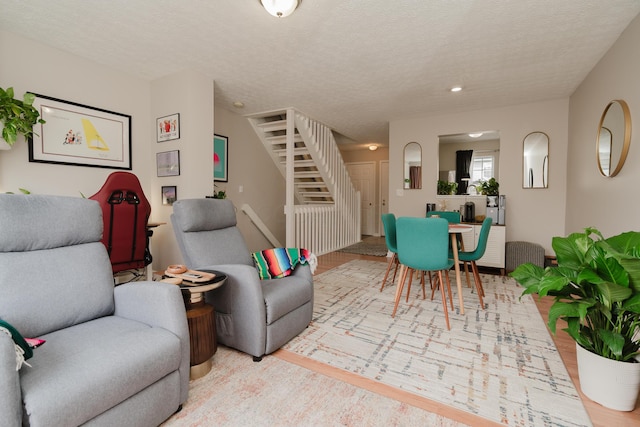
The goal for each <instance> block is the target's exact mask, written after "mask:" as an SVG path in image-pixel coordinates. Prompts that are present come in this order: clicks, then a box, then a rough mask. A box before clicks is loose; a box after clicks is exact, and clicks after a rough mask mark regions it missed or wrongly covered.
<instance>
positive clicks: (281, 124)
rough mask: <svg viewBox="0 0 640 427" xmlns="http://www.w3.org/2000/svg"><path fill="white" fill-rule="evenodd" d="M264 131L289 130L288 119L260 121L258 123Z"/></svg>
mask: <svg viewBox="0 0 640 427" xmlns="http://www.w3.org/2000/svg"><path fill="white" fill-rule="evenodd" d="M257 126H258V127H259V128H260V129H262V131H263V132H276V131H280V130H287V121H286V120H274V121H272V122H264V123H258V125H257Z"/></svg>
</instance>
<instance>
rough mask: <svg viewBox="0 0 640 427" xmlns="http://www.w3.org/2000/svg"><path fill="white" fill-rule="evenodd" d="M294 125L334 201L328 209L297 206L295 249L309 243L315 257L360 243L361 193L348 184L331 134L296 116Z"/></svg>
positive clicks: (310, 121)
mask: <svg viewBox="0 0 640 427" xmlns="http://www.w3.org/2000/svg"><path fill="white" fill-rule="evenodd" d="M295 122H296V123H295V124H296V128H297V129H298V133H299V134H300V136H301V137H302V139H303V141H304V142H305V145H306V146H307V148H308V150H309V155H310V156H311V157H312V158H313V160H314V162H315V164H316V167H317V168H318V169H319V170H320V171H321V172H322V174H323V177H324V179H325V183H326V185H327V187H328V188H329V191H330V192H331V194H332V196H333V200H334V203H333V204H332V205H327V206H323V205H311V204H309V205H296V207H295V222H296V223H295V228H296V245H303V247H304V244H305V242H310V243H307V244H308V245H313V252H314V253H317V254H325V253H328V252H332V251H335V250H338V249H341V248H344V247H345V246H349V245H352V244H354V243H356V242H358V241H359V240H360V193H359V192H358V191H356V189H355V187H354V186H353V183H352V182H351V178H350V177H349V172H348V171H347V168H346V166H345V164H344V161H343V160H342V155H341V154H340V150H338V146H337V144H336V141H335V138H334V137H333V132H331V129H329V128H328V127H327V126H325V125H323V124H322V123H320V122H317V121H315V120H313V119H310V118H309V117H306V116H305V115H303V114H300V113H297V112H296V114H295ZM329 230H331V231H330V232H329Z"/></svg>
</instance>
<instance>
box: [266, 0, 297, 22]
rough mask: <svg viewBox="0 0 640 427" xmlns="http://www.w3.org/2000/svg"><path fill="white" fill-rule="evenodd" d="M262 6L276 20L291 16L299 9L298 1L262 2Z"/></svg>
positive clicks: (271, 0)
mask: <svg viewBox="0 0 640 427" xmlns="http://www.w3.org/2000/svg"><path fill="white" fill-rule="evenodd" d="M260 3H262V6H263V7H264V8H265V9H266V10H267V12H269V13H270V14H271V15H273V16H275V17H276V18H284V17H286V16H289V15H291V14H292V13H293V11H294V10H296V7H298V3H299V2H298V0H260Z"/></svg>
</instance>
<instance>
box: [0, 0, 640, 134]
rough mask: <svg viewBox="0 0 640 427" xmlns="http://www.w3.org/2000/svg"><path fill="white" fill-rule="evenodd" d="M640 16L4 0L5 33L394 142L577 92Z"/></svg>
mask: <svg viewBox="0 0 640 427" xmlns="http://www.w3.org/2000/svg"><path fill="white" fill-rule="evenodd" d="M638 12H640V1H638V0H606V1H604V0H526V1H525V0H510V1H508V0H429V1H427V0H394V1H383V0H366V1H365V0H303V1H302V3H301V5H300V7H299V8H298V10H297V11H296V12H295V13H294V14H293V15H292V16H290V17H288V18H283V19H278V18H274V17H272V16H271V15H269V14H267V13H266V11H265V10H264V9H263V8H262V7H261V5H260V2H259V0H208V1H204V0H179V1H176V0H109V1H98V0H55V1H52V0H29V1H24V0H0V28H1V29H3V30H6V31H10V32H13V33H17V34H20V35H23V36H25V37H29V38H31V39H34V40H37V41H40V42H42V43H44V44H47V45H50V46H53V47H55V48H58V49H61V50H65V51H68V52H71V53H73V54H76V55H79V56H81V57H85V58H88V59H90V60H93V61H95V62H98V63H101V64H105V65H107V66H110V67H113V68H115V69H119V70H123V71H125V72H127V73H129V74H132V75H135V76H140V77H143V78H147V79H156V78H158V77H162V76H165V75H169V74H172V73H175V72H177V71H181V70H184V69H193V70H197V71H200V72H202V73H204V74H205V75H208V76H210V77H211V78H212V79H214V80H215V90H216V102H217V103H218V104H222V105H225V106H226V107H227V108H229V109H232V110H234V107H233V106H232V103H233V102H234V101H241V102H243V103H244V104H245V108H243V109H242V110H238V109H235V111H237V112H239V113H240V114H250V113H256V112H262V111H268V110H275V109H280V108H286V107H294V108H296V109H298V110H300V111H303V112H304V113H306V114H308V115H309V116H311V117H313V118H314V119H316V120H319V121H321V122H324V123H325V124H327V125H328V126H330V127H331V128H333V129H335V130H336V131H337V132H339V133H341V134H342V135H344V136H346V137H348V138H351V139H353V140H355V141H357V143H358V144H354V145H359V144H367V143H379V144H382V145H384V144H387V142H388V122H389V121H390V120H393V119H396V118H403V117H412V116H417V115H426V114H433V113H448V112H458V111H469V110H475V109H480V108H487V107H499V106H506V105H513V104H521V103H526V102H534V101H540V100H546V99H555V98H560V97H567V96H569V95H571V94H572V93H573V91H574V90H575V89H576V87H577V86H578V85H579V84H580V82H581V81H582V80H583V79H584V78H585V77H586V75H587V74H588V73H589V71H590V70H591V69H592V68H593V67H594V66H595V64H596V63H597V62H598V60H599V59H600V58H601V57H602V56H603V55H604V53H605V52H606V51H607V50H608V49H609V47H610V46H611V45H612V44H613V43H614V42H615V40H616V39H617V38H618V37H619V35H620V33H621V32H622V31H623V30H624V28H625V27H626V26H627V25H628V24H629V22H630V21H631V20H632V19H633V18H634V17H635V16H636V15H637V14H638ZM458 84H459V85H462V86H463V87H464V88H465V90H464V91H463V92H461V93H457V94H452V93H450V92H448V90H447V89H448V88H449V87H451V86H452V85H458Z"/></svg>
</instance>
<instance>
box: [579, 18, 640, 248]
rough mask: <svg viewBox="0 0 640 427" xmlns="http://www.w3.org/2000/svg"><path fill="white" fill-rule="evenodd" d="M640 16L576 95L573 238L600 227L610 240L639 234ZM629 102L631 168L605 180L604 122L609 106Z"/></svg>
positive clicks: (628, 161)
mask: <svg viewBox="0 0 640 427" xmlns="http://www.w3.org/2000/svg"><path fill="white" fill-rule="evenodd" d="M638 43H640V17H636V18H635V19H634V20H633V21H632V22H631V24H630V25H629V26H628V27H627V29H626V30H625V31H624V32H623V33H622V35H621V36H620V38H619V39H618V40H617V41H616V43H615V44H614V45H613V46H612V48H611V49H610V50H609V51H608V52H607V54H606V55H605V56H604V57H603V58H602V59H601V60H600V62H599V63H598V64H597V65H596V67H594V69H593V70H592V71H591V73H589V75H588V76H587V78H586V79H585V80H584V81H583V82H582V84H581V85H580V86H579V87H578V89H577V90H576V91H575V93H574V94H573V95H572V96H571V102H570V116H569V132H570V139H569V162H568V168H567V169H568V177H567V216H566V230H567V233H570V232H576V231H582V229H583V228H585V227H589V226H594V227H597V228H599V229H600V231H602V233H603V234H604V236H605V237H607V236H611V235H614V234H618V233H621V232H624V231H630V230H638V229H639V228H640V227H639V226H638V211H639V210H640V198H638V197H637V190H636V185H638V182H640V167H638V166H639V165H640V138H639V137H638V135H639V134H640V130H639V129H640V128H638V126H640V85H639V84H638V76H640V56H639V55H638ZM614 99H623V100H625V101H626V102H627V104H628V105H629V109H630V110H631V123H632V129H631V147H630V149H629V154H628V156H627V160H626V163H625V166H624V167H623V169H622V170H621V171H620V173H619V174H618V175H617V176H616V177H613V178H606V177H603V176H602V175H600V172H599V171H598V166H597V163H596V137H597V131H598V123H599V121H600V117H601V116H602V112H603V111H604V109H605V107H606V106H607V104H608V103H609V102H610V101H612V100H614Z"/></svg>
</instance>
